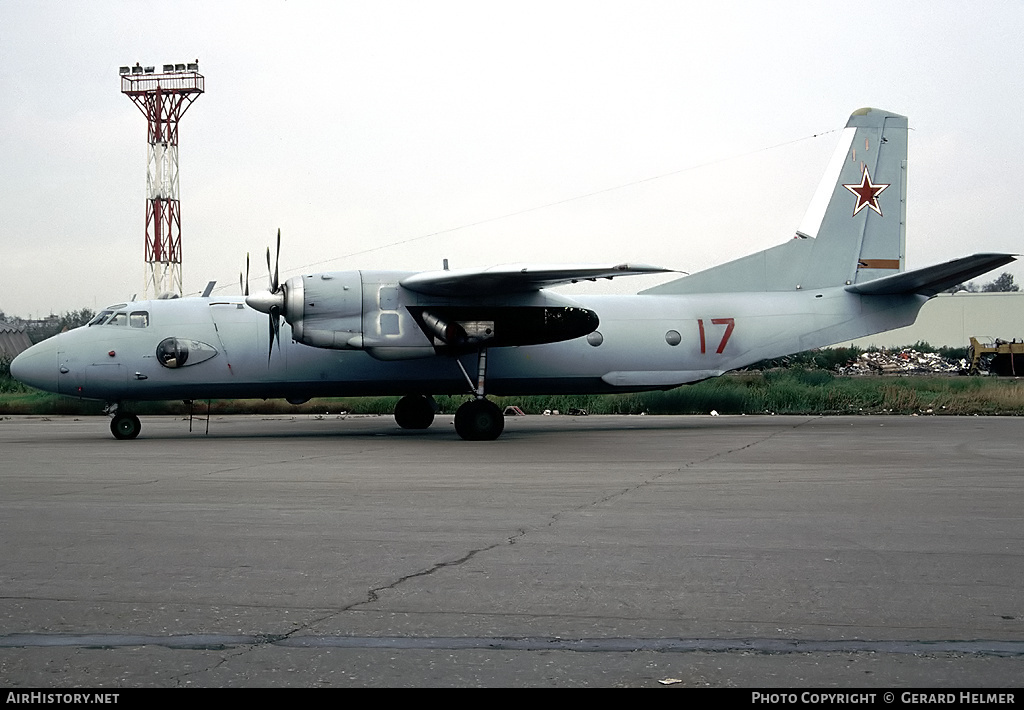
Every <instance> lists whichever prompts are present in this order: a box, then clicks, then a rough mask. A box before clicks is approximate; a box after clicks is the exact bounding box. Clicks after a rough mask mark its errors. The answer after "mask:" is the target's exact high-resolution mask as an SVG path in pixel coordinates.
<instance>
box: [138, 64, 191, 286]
mask: <svg viewBox="0 0 1024 710" xmlns="http://www.w3.org/2000/svg"><path fill="white" fill-rule="evenodd" d="M119 73H120V76H121V93H122V94H124V95H125V96H127V97H128V98H130V99H131V100H132V102H133V103H134V104H135V105H136V106H138V107H139V110H140V111H142V115H143V116H145V117H146V121H147V123H148V130H147V139H148V142H149V154H148V159H147V166H148V170H147V175H146V247H145V267H144V268H145V287H144V288H143V297H144V298H149V297H150V293H152V296H153V297H154V298H157V297H159V296H161V295H163V294H176V295H178V296H181V295H182V279H181V205H180V203H179V200H178V122H179V121H180V120H181V117H182V115H183V114H184V113H185V111H186V110H188V107H189V106H191V105H192V102H193V101H195V100H196V99H197V98H199V95H200V94H202V93H203V92H204V91H205V82H206V80H205V78H204V77H203V75H202V74H200V73H199V60H198V59H197V60H196V61H195V62H189V63H187V64H164V65H163V66H162V71H161V72H160V73H157V72H156V67H155V66H147V67H143V66H142V65H140V64H138V63H136V64H135V66H130V67H128V66H126V67H121V69H120V72H119Z"/></svg>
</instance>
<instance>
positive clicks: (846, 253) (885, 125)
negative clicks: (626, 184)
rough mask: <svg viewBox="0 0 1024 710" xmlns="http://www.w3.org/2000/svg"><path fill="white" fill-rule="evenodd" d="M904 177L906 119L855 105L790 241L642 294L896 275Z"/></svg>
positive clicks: (772, 287) (781, 287) (788, 287)
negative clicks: (855, 109) (857, 108)
mask: <svg viewBox="0 0 1024 710" xmlns="http://www.w3.org/2000/svg"><path fill="white" fill-rule="evenodd" d="M906 176H907V119H906V117H905V116H900V115H898V114H894V113H889V112H887V111H880V110H878V109H872V108H864V109H859V110H857V111H854V113H853V115H851V116H850V120H849V121H848V122H847V124H846V128H845V129H844V130H843V135H842V138H841V139H840V142H839V146H838V147H837V148H836V152H835V153H834V154H833V156H832V160H831V162H830V163H829V166H828V170H827V171H826V173H825V176H824V178H823V179H822V182H821V184H820V185H819V186H818V190H817V192H816V193H815V196H814V199H813V200H812V201H811V206H810V208H809V209H808V211H807V216H806V217H804V221H803V223H802V224H801V228H800V230H799V231H797V233H796V237H795V238H794V239H793V240H791V241H789V242H786V243H785V244H780V245H779V246H777V247H773V248H771V249H767V250H765V251H762V252H758V253H757V254H752V255H750V256H746V257H743V258H741V259H737V260H736V261H731V262H729V263H726V264H722V265H721V266H716V267H713V268H711V269H707V270H706V271H701V272H699V273H696V274H693V275H692V276H686V277H683V278H681V279H677V280H676V281H672V282H669V283H667V284H662V285H661V286H656V287H654V288H652V289H648V290H647V291H645V292H644V293H662V294H682V293H725V292H735V291H792V290H796V289H801V288H803V289H807V288H823V287H827V286H842V285H850V284H855V283H863V282H865V281H870V280H872V279H876V278H878V277H880V276H886V275H890V274H894V273H899V272H901V271H903V268H904V254H905V252H904V246H905V243H906V213H907V202H906V185H907V179H906Z"/></svg>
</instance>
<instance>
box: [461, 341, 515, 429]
mask: <svg viewBox="0 0 1024 710" xmlns="http://www.w3.org/2000/svg"><path fill="white" fill-rule="evenodd" d="M455 362H457V363H458V365H459V368H460V369H461V370H462V374H463V375H465V376H466V381H467V382H469V385H470V387H471V388H473V394H474V395H475V399H473V400H471V401H469V402H466V403H465V404H463V405H462V406H460V407H459V408H458V409H457V410H456V411H455V433H457V434H458V435H459V436H461V437H462V438H463V439H465V440H466V441H493V440H494V439H497V438H498V437H499V436H501V432H502V431H504V430H505V418H504V417H503V416H502V414H501V410H500V409H498V405H496V404H495V403H494V402H491V401H490V400H488V399H485V398H484V379H485V375H486V374H487V349H486V348H483V349H481V350H480V359H479V362H478V364H477V377H476V379H477V381H476V386H475V387H474V385H473V380H472V379H470V377H469V373H468V372H466V368H464V367H462V363H461V362H459V361H458V360H456V361H455Z"/></svg>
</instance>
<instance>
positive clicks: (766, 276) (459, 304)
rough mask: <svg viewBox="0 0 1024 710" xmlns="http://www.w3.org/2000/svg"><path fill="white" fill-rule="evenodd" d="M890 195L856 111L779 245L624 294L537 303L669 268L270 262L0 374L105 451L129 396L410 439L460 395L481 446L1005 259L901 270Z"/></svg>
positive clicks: (39, 349) (900, 213)
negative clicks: (339, 414) (254, 409)
mask: <svg viewBox="0 0 1024 710" xmlns="http://www.w3.org/2000/svg"><path fill="white" fill-rule="evenodd" d="M906 187H907V119H906V118H905V117H904V116H899V115H896V114H893V113H889V112H887V111H880V110H877V109H861V110H858V111H855V112H854V113H853V115H852V116H851V117H850V120H849V122H848V123H847V125H846V128H845V130H844V132H843V134H842V138H841V140H840V145H839V147H838V148H837V150H836V153H835V154H834V156H833V158H832V160H831V162H830V164H829V166H828V171H827V173H826V175H825V177H824V179H823V181H822V183H821V186H820V187H819V188H818V192H817V194H816V195H815V197H814V199H813V200H812V202H811V207H810V209H809V211H808V215H807V217H806V218H805V221H804V224H803V225H802V226H801V229H800V231H798V232H797V233H796V237H795V238H793V239H791V240H788V241H787V242H785V243H783V244H780V245H778V246H775V247H773V248H770V249H767V250H765V251H762V252H759V253H756V254H753V255H751V256H747V257H744V258H741V259H737V260H735V261H732V262H729V263H726V264H723V265H721V266H717V267H714V268H711V269H708V270H706V271H703V272H700V273H697V274H693V275H690V276H683V277H680V278H678V279H676V280H673V281H670V282H668V283H665V284H662V285H660V286H656V287H654V288H650V289H647V290H646V291H643V292H641V293H638V294H636V295H627V296H622V295H616V296H583V295H579V296H567V295H564V294H562V293H555V292H552V291H550V290H548V288H549V287H552V286H557V285H562V284H569V283H575V282H577V281H582V280H588V279H589V280H593V279H602V278H614V277H617V276H628V275H632V274H644V273H653V272H665V271H669V270H668V269H660V268H655V267H650V266H643V265H628V264H622V265H618V266H531V265H516V266H504V267H497V268H489V269H461V270H439V271H427V272H420V273H407V272H395V271H339V272H329V273H315V274H306V275H303V276H296V277H294V278H290V279H288V280H287V281H285V282H284V283H279V282H278V276H277V267H276V265H275V267H274V269H273V273H272V275H271V278H270V289H269V290H268V291H265V292H262V293H255V294H253V295H248V296H247V297H236V298H221V297H213V298H211V297H202V298H183V299H169V300H151V301H140V302H135V303H121V304H117V305H114V306H110V307H109V308H106V309H104V310H103V311H102V312H101V313H100V314H99V315H97V316H96V317H95V318H94V319H93V320H92V322H90V323H89V324H88V325H87V326H83V327H81V328H77V329H75V330H72V331H70V332H68V333H63V334H61V335H58V336H56V337H54V338H51V339H49V340H46V341H44V342H42V343H39V344H37V345H35V346H33V347H31V348H29V349H28V350H27V351H25V352H24V353H22V354H21V355H19V356H18V357H17V358H16V359H15V360H14V362H13V363H12V364H11V373H12V374H13V375H14V377H16V378H17V379H19V380H21V381H22V382H25V383H27V384H30V385H32V386H34V387H38V388H41V389H44V390H48V391H51V392H59V393H61V394H67V395H72V396H75V397H81V398H84V399H95V400H99V401H102V402H106V404H107V411H108V413H110V414H111V415H112V422H111V431H112V432H113V434H114V436H115V437H116V438H118V439H133V438H135V437H136V436H138V434H139V431H140V423H139V419H138V417H136V416H135V415H133V414H131V413H130V411H127V410H130V407H131V403H132V402H137V401H142V400H167V399H181V400H203V399H210V398H234V397H238V398H253V397H255V398H285V399H287V400H288V401H290V402H293V403H296V402H301V401H304V400H306V399H308V398H310V397H314V396H359V395H401V399H400V400H399V402H398V405H397V406H396V408H395V419H396V420H397V423H398V425H399V426H401V427H404V428H409V429H422V428H426V427H428V426H430V424H431V422H432V421H433V419H434V412H435V406H434V402H433V400H432V395H438V394H458V393H466V394H467V401H466V402H465V403H464V404H463V405H461V406H460V407H459V409H458V411H457V412H456V415H455V429H456V431H457V432H458V434H459V436H461V437H462V438H463V439H468V440H488V439H495V438H497V437H498V436H499V435H500V434H501V432H502V430H503V428H504V420H503V417H502V412H501V411H499V409H498V407H497V406H496V405H495V404H494V403H493V402H491V401H489V400H488V399H486V395H487V394H493V395H525V394H554V393H606V392H635V391H640V390H654V389H670V388H673V387H678V386H679V385H683V384H686V383H692V382H697V381H699V380H704V379H707V378H710V377H715V376H718V375H721V374H723V373H724V372H727V371H729V370H734V369H736V368H740V367H743V366H745V365H749V364H751V363H754V362H757V361H759V360H762V359H764V358H773V357H779V356H782V355H786V354H790V353H794V352H799V351H802V350H807V349H809V348H817V347H822V346H826V345H830V344H833V343H838V342H844V341H847V340H851V339H853V338H858V337H861V336H864V335H869V334H872V333H878V332H881V331H885V330H889V329H892V328H898V327H901V326H905V325H909V324H910V323H913V322H914V320H915V318H916V317H917V313H918V311H919V310H920V308H921V306H922V305H923V304H924V303H925V301H927V300H928V299H929V298H930V297H932V296H934V295H935V294H937V293H939V292H940V291H942V290H944V289H946V288H949V287H950V286H953V285H955V284H957V283H960V282H962V281H966V280H968V279H971V278H973V277H976V276H978V275H980V274H984V273H986V272H987V271H990V270H991V269H994V268H997V267H999V266H1001V265H1004V264H1006V263H1008V262H1010V261H1012V260H1013V259H1014V256H1013V255H1010V254H975V255H973V256H968V257H964V258H961V259H956V260H953V261H949V262H946V263H943V264H938V265H936V266H930V267H926V268H923V269H917V270H915V271H910V272H906V271H904V256H905V249H904V247H905V228H906ZM278 249H280V237H279V241H278ZM267 262H268V268H269V267H270V259H269V251H268V259H267ZM268 317H269V325H268ZM282 319H283V320H284V321H285V324H284V325H282V324H281V320H282ZM275 342H277V344H278V345H277V347H276V348H275Z"/></svg>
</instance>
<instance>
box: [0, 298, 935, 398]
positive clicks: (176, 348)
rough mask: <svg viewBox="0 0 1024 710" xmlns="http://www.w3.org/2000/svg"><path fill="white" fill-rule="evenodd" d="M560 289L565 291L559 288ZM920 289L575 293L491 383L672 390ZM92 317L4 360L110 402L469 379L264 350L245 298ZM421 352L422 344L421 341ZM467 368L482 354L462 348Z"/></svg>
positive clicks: (844, 329) (452, 389)
mask: <svg viewBox="0 0 1024 710" xmlns="http://www.w3.org/2000/svg"><path fill="white" fill-rule="evenodd" d="M556 297H557V298H561V295H560V294H559V295H557V296H556ZM925 300H926V299H924V298H923V297H919V296H891V297H878V296H875V297H863V296H859V295H856V294H852V293H849V292H847V291H846V290H844V289H843V288H842V287H836V288H826V289H819V290H816V291H795V292H781V293H728V294H704V295H634V296H578V297H574V298H573V299H572V301H573V302H574V303H577V304H580V305H581V306H582V307H584V308H587V309H590V310H592V311H593V312H595V313H596V314H597V315H598V317H599V321H600V322H599V324H598V326H597V329H596V330H594V331H593V332H591V333H590V334H588V335H586V336H584V337H577V338H574V339H571V340H566V341H564V342H556V343H547V344H542V345H527V346H520V347H495V348H491V349H489V351H488V361H487V380H486V383H487V393H488V394H495V395H503V394H545V393H550V394H554V393H606V392H627V391H639V390H646V389H667V388H671V387H675V386H678V385H681V384H685V383H688V382H695V381H699V380H703V379H707V378H709V377H714V376H717V375H720V374H722V373H724V372H726V371H728V370H732V369H736V368H739V367H743V366H745V365H748V364H751V363H753V362H757V361H758V360H761V359H764V358H769V357H778V356H781V355H785V354H788V353H792V352H798V351H801V350H805V349H808V348H814V347H821V346H824V345H828V344H831V343H835V342H842V341H844V340H847V339H850V338H854V337H858V336H861V335H865V334H868V333H873V332H879V331H882V330H887V329H890V328H895V327H900V326H903V325H906V324H908V323H911V322H913V320H914V318H915V317H916V313H917V310H918V309H919V307H920V305H921V304H922V303H923V302H924V301H925ZM104 312H109V313H108V315H107V316H106V317H105V318H100V319H96V320H94V323H93V324H91V325H89V326H83V327H81V328H77V329H75V330H73V331H70V332H67V333H63V334H60V335H58V336H56V337H54V338H51V339H49V340H46V341H43V342H42V343H39V344H37V345H35V346H33V347H32V348H30V349H29V350H27V351H25V352H24V353H22V354H21V355H19V356H18V357H17V358H16V359H15V361H14V362H13V363H12V365H11V372H12V374H13V375H14V376H15V377H16V378H17V379H19V380H21V381H23V382H25V383H27V384H30V385H32V386H35V387H38V388H40V389H43V390H47V391H51V392H59V393H61V394H65V395H70V396H74V397H82V398H87V399H96V400H103V401H107V402H122V401H140V400H165V399H186V400H187V399H209V398H287V399H292V400H301V399H305V398H308V397H315V396H362V395H408V394H457V393H463V392H469V391H471V389H472V387H471V383H470V382H468V380H467V376H466V375H465V374H464V373H463V369H462V368H460V367H459V364H458V363H457V362H456V358H455V357H453V356H451V355H436V354H435V355H431V354H427V355H418V356H415V357H410V358H408V359H402V358H393V357H391V356H389V357H388V358H387V359H381V358H380V357H379V356H378V357H375V356H373V355H371V354H370V353H369V352H368V351H366V350H360V349H346V350H338V349H328V348H321V347H312V346H309V345H303V344H300V343H297V342H295V341H293V340H292V338H291V335H292V332H291V328H290V327H289V326H288V324H287V323H285V324H283V326H282V329H281V338H280V344H279V345H278V346H275V347H273V348H271V341H270V339H271V336H270V331H269V329H268V325H267V316H266V315H264V314H262V313H259V312H256V311H254V310H253V309H251V308H249V307H248V306H246V305H245V303H244V300H243V299H241V298H186V299H174V300H155V301H141V302H135V303H125V304H117V305H115V306H111V307H110V308H108V309H105V311H104ZM421 350H422V349H421ZM459 359H460V360H461V362H462V364H463V368H464V369H465V370H466V371H468V372H470V373H473V372H474V371H475V367H476V360H477V355H476V353H474V352H468V353H465V354H463V355H461V356H460V357H459Z"/></svg>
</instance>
